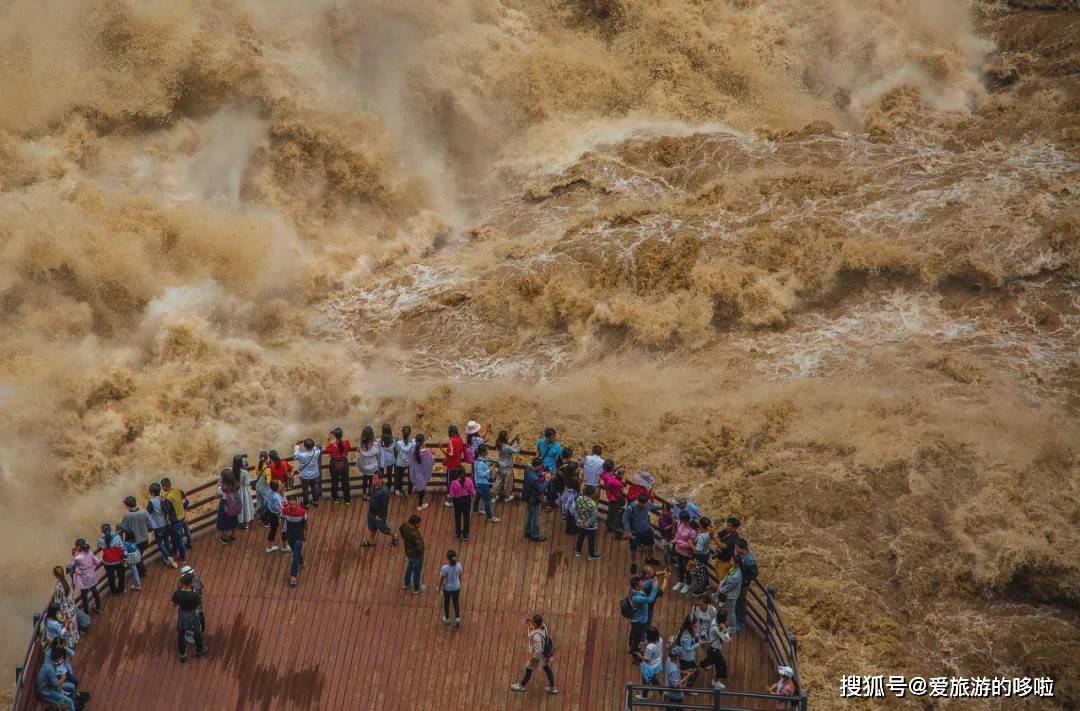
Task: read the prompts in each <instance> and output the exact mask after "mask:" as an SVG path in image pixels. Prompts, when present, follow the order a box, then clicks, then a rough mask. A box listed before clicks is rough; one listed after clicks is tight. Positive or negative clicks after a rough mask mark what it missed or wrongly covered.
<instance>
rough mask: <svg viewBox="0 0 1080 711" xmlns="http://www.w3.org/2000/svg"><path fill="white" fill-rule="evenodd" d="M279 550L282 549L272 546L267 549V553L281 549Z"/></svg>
mask: <svg viewBox="0 0 1080 711" xmlns="http://www.w3.org/2000/svg"><path fill="white" fill-rule="evenodd" d="M279 550H281V549H280V548H278V547H277V546H270V547H269V548H267V549H266V552H267V553H273V552H274V551H279Z"/></svg>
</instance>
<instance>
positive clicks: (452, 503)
mask: <svg viewBox="0 0 1080 711" xmlns="http://www.w3.org/2000/svg"><path fill="white" fill-rule="evenodd" d="M442 505H443V506H445V507H447V508H449V507H451V506H453V505H454V502H453V501H451V500H450V499H447V500H445V501H443V502H442Z"/></svg>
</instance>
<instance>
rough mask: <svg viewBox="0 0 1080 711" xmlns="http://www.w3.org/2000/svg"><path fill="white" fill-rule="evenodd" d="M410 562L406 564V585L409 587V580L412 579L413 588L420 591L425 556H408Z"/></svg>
mask: <svg viewBox="0 0 1080 711" xmlns="http://www.w3.org/2000/svg"><path fill="white" fill-rule="evenodd" d="M407 560H408V561H409V562H408V564H407V565H406V566H405V587H409V582H410V581H412V588H413V590H416V591H417V592H419V591H420V571H421V570H422V569H423V568H424V559H423V558H408V559H407Z"/></svg>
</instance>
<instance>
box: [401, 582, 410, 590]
mask: <svg viewBox="0 0 1080 711" xmlns="http://www.w3.org/2000/svg"><path fill="white" fill-rule="evenodd" d="M401 589H402V590H408V589H409V584H408V583H402V584H401Z"/></svg>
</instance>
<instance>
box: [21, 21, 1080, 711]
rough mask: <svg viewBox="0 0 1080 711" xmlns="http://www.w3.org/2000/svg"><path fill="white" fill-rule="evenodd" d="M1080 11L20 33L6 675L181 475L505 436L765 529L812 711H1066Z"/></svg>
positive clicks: (1073, 615)
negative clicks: (69, 566) (1016, 686)
mask: <svg viewBox="0 0 1080 711" xmlns="http://www.w3.org/2000/svg"><path fill="white" fill-rule="evenodd" d="M1077 9H1078V8H1077V6H1076V3H1075V2H1074V1H1073V0H1056V1H1055V0H1040V1H1025V2H1020V1H1014V2H997V1H991V0H972V1H970V2H969V1H967V0H904V1H900V2H898V1H896V0H715V1H707V0H659V1H657V0H452V1H450V2H434V1H433V0H404V1H401V0H399V1H398V2H378V1H376V0H338V1H337V2H328V1H322V0H319V1H311V2H306V3H276V2H269V1H266V0H218V1H211V0H185V1H184V2H175V1H171V2H165V1H163V0H161V1H157V0H151V1H149V2H137V3H136V2H125V1H122V0H94V1H89V0H86V1H83V0H69V1H68V2H64V3H35V2H28V1H25V0H7V1H6V2H3V3H0V49H2V54H0V57H2V58H3V59H0V97H2V98H0V255H2V257H3V258H2V259H0V308H2V309H3V316H4V320H5V325H6V329H5V337H4V339H3V340H2V341H0V353H2V354H3V357H2V359H0V424H2V427H0V433H2V434H0V481H2V483H3V490H4V493H5V496H6V498H7V507H6V514H5V516H4V517H3V520H2V522H0V535H2V536H3V537H4V539H5V540H8V541H17V543H14V544H9V545H8V546H6V552H5V554H4V558H3V565H2V572H0V586H2V587H0V596H2V598H3V600H4V604H5V608H6V609H13V610H14V611H15V614H9V615H7V616H6V618H5V620H4V622H3V625H4V627H3V634H4V640H5V643H4V649H3V651H4V653H5V655H6V656H5V659H6V660H7V663H8V664H14V660H15V659H16V657H17V655H18V654H19V652H20V651H21V649H22V646H23V645H24V643H25V635H26V633H27V631H28V629H29V626H28V620H29V615H30V613H31V612H32V611H34V610H36V609H38V608H39V607H40V604H41V601H42V598H43V595H44V594H45V593H46V592H47V591H48V590H49V589H50V583H49V580H50V579H51V578H50V573H49V570H50V569H51V566H52V565H53V564H55V563H56V562H60V561H61V559H62V558H63V554H64V552H65V551H66V550H67V549H68V548H69V547H70V542H71V540H72V539H73V538H75V537H76V536H86V537H89V536H90V535H91V533H92V532H93V531H95V530H97V526H98V524H99V523H100V521H101V520H105V519H104V518H103V516H105V515H106V514H105V513H104V512H106V511H109V512H111V513H109V514H108V516H109V517H110V520H115V517H116V513H117V509H118V502H119V500H120V499H121V498H122V497H123V496H124V495H125V494H127V493H129V492H136V491H138V492H139V493H140V495H141V493H142V491H143V489H144V486H145V482H146V481H148V480H149V479H150V478H151V477H153V478H158V477H159V476H160V475H162V474H164V473H169V474H170V475H173V477H174V478H176V477H177V476H179V477H181V479H185V478H187V480H189V481H194V480H199V481H201V480H205V479H207V478H208V477H210V476H212V475H213V473H214V472H215V471H216V470H218V469H220V466H221V465H222V464H223V463H224V462H227V461H228V460H229V458H230V457H231V455H232V454H233V453H234V452H235V451H237V450H238V448H243V449H244V450H245V451H246V449H247V448H250V447H253V446H254V447H258V446H261V445H271V444H274V445H282V444H284V443H287V442H289V441H291V440H294V439H296V437H297V436H299V435H301V434H305V435H306V434H310V433H317V432H322V431H325V430H326V429H328V427H329V426H332V425H338V424H340V425H341V426H343V427H345V429H346V431H350V432H355V431H358V429H359V427H361V426H362V425H363V424H365V423H368V422H375V424H379V423H380V422H382V421H388V422H392V423H394V424H395V425H398V424H404V423H406V422H408V423H411V424H413V427H414V431H417V430H418V429H419V430H427V431H429V432H433V433H435V434H436V435H438V433H440V432H441V431H442V430H443V428H444V427H445V425H446V424H447V423H448V422H450V421H455V422H458V423H461V422H462V421H464V420H466V419H477V420H480V421H482V422H485V423H491V424H492V425H494V426H496V427H497V428H505V429H508V430H512V431H516V432H520V433H522V434H523V435H527V436H531V435H534V434H535V433H537V432H539V431H540V430H542V429H543V427H544V426H546V425H553V426H555V427H557V428H559V430H560V431H561V432H564V433H566V439H567V440H568V441H569V443H571V444H574V445H575V446H576V447H577V448H578V449H580V448H581V447H583V446H587V445H591V444H593V443H594V442H601V443H603V444H604V445H605V448H606V449H607V450H608V451H610V452H614V453H617V454H618V456H619V457H620V459H623V460H624V461H625V463H626V464H627V466H629V467H631V468H638V467H641V468H647V469H649V470H650V471H653V472H655V473H656V475H657V476H658V478H659V480H660V481H661V487H662V489H663V490H664V491H671V492H676V491H679V492H687V493H691V494H692V495H693V496H695V497H696V498H697V499H698V500H700V501H701V503H703V504H704V506H705V507H706V508H707V509H709V510H710V511H716V512H722V513H724V514H727V513H736V514H739V515H740V516H741V517H742V518H743V519H744V521H745V522H746V534H747V536H748V537H749V538H750V540H751V543H752V544H753V545H754V546H755V548H756V550H757V552H758V557H759V560H760V561H761V567H762V571H763V577H765V578H767V579H768V580H769V581H770V582H771V583H773V584H775V585H776V586H777V587H778V588H779V590H780V591H781V592H780V600H781V604H782V605H783V608H784V612H785V615H786V618H787V621H788V623H789V624H790V625H791V626H793V627H794V628H795V630H796V631H797V632H798V633H799V635H800V639H801V649H802V652H803V654H802V671H803V675H804V681H805V682H806V684H807V687H808V690H809V692H810V693H811V694H812V695H813V697H814V705H815V707H821V708H830V707H837V708H840V707H843V708H848V707H849V705H848V704H846V703H844V702H841V701H840V700H839V699H838V698H837V697H838V689H839V684H838V678H839V676H840V675H842V674H864V675H866V674H890V673H893V674H907V675H920V676H1002V675H1005V676H1043V675H1046V676H1051V677H1054V678H1055V679H1057V680H1058V683H1057V687H1056V699H1055V700H1054V702H1053V703H1054V704H1056V705H1057V706H1058V707H1059V708H1070V707H1075V705H1076V704H1077V703H1080V686H1078V685H1077V682H1076V678H1077V677H1078V675H1080V663H1078V660H1080V635H1078V634H1077V625H1078V614H1077V609H1078V605H1080V452H1078V443H1080V418H1078V407H1080V355H1078V348H1080V290H1078V286H1080V12H1077ZM1048 707H1050V705H1049V704H1048Z"/></svg>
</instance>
